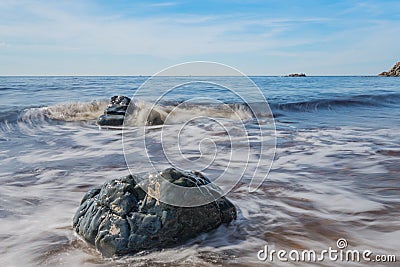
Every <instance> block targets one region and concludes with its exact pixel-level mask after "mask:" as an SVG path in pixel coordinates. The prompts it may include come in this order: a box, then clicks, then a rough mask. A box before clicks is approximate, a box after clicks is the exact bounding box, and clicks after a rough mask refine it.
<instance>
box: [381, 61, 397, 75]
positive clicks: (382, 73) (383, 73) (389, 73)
mask: <svg viewBox="0 0 400 267" xmlns="http://www.w3.org/2000/svg"><path fill="white" fill-rule="evenodd" d="M379 76H386V77H390V76H394V77H400V62H397V63H396V64H395V65H394V66H393V68H392V69H391V70H389V71H384V72H381V73H380V74H379Z"/></svg>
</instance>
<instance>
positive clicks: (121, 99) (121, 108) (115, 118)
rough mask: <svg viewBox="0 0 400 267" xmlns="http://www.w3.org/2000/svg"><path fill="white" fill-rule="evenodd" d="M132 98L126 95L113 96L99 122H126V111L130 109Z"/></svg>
mask: <svg viewBox="0 0 400 267" xmlns="http://www.w3.org/2000/svg"><path fill="white" fill-rule="evenodd" d="M130 102H131V99H130V98H129V97H126V96H113V97H111V99H110V102H109V104H108V106H107V108H106V109H105V110H104V115H101V116H100V117H99V118H98V120H97V124H98V125H100V126H121V125H123V123H124V118H125V113H126V110H127V109H128V106H129V103H130Z"/></svg>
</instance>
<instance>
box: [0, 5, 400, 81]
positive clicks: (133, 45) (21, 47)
mask: <svg viewBox="0 0 400 267" xmlns="http://www.w3.org/2000/svg"><path fill="white" fill-rule="evenodd" d="M399 10H400V1H351V0H350V1H323V0H321V1H283V0H282V1H274V0H273V1H268V0H264V1H257V0H250V1H235V0H234V1H185V0H177V1H173V0H172V1H127V0H115V1H106V0H102V1H94V0H92V1H75V0H69V1H63V0H61V1H24V0H21V1H13V0H1V1H0V75H151V74H154V73H155V72H158V71H160V70H161V69H163V68H166V67H168V66H170V65H174V64H178V63H182V62H186V61H196V60H202V61H204V60H205V61H215V62H220V63H224V64H227V65H230V66H233V67H235V68H237V69H239V70H241V71H242V72H244V73H245V74H248V75H284V74H288V73H293V72H305V73H307V74H309V75H364V74H365V75H371V74H372V75H374V74H377V73H379V72H381V71H384V70H387V69H389V68H390V67H392V65H393V64H394V63H395V62H396V61H400V50H399V43H400V12H399Z"/></svg>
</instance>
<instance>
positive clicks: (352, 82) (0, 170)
mask: <svg viewBox="0 0 400 267" xmlns="http://www.w3.org/2000/svg"><path fill="white" fill-rule="evenodd" d="M145 79H146V77H0V96H1V97H0V163H1V164H0V184H1V186H0V229H1V230H0V240H1V242H0V259H1V260H0V261H1V263H2V264H1V265H2V266H37V265H39V266H46V265H47V266H60V265H64V266H80V265H87V266H115V265H116V266H149V265H151V266H192V265H197V266H212V265H226V266H231V265H235V266H258V265H259V266H275V265H282V266H286V265H288V264H287V263H286V264H285V263H281V262H279V261H274V262H273V263H270V262H268V261H267V262H260V261H259V260H258V259H257V252H258V251H259V250H260V249H262V248H263V247H264V245H267V244H268V245H269V246H270V248H277V249H279V248H284V249H288V250H290V249H299V250H300V249H316V250H318V249H327V248H328V247H335V246H336V240H337V239H338V238H345V239H346V240H347V241H348V243H349V248H352V249H356V248H357V249H370V250H371V251H373V252H374V253H375V254H395V255H397V259H398V260H399V259H400V258H399V257H400V256H399V254H398V251H399V248H400V245H399V242H398V240H399V239H400V219H399V218H400V216H399V213H400V201H399V199H400V190H399V189H400V180H399V179H400V119H399V118H400V80H399V79H395V78H380V77H306V78H283V77H252V79H253V81H254V82H255V83H256V84H257V85H258V86H259V87H260V88H261V90H262V92H263V93H264V95H265V96H266V98H267V99H268V101H269V104H270V107H271V109H272V112H273V115H274V117H275V123H276V137H277V150H276V154H275V156H274V162H273V166H272V169H271V171H270V173H269V176H268V179H267V180H266V181H265V182H264V183H263V184H262V186H261V187H260V188H259V190H257V191H256V192H254V193H249V192H248V182H249V179H250V177H251V176H250V175H249V173H251V170H249V172H248V173H245V175H244V177H243V179H242V180H241V181H240V182H239V184H238V185H237V186H236V187H235V189H234V190H232V191H231V192H230V193H229V194H228V195H227V196H228V198H229V199H230V200H231V201H232V202H233V203H234V204H235V205H236V206H237V207H238V209H239V217H238V219H237V220H236V221H235V222H234V223H232V224H231V225H229V226H222V227H220V228H218V229H216V230H214V231H212V232H210V233H206V234H203V235H201V236H199V237H197V238H195V239H192V240H190V241H188V242H186V243H185V244H182V245H179V246H177V247H175V248H170V249H165V250H162V251H152V252H151V251H150V252H143V253H140V254H139V255H135V256H129V257H128V256H127V257H122V258H116V259H105V258H103V257H102V256H101V255H100V254H98V253H97V252H96V250H95V249H94V248H93V247H91V246H90V245H88V244H86V243H85V242H83V241H82V240H80V239H79V237H78V236H76V235H75V234H74V232H73V230H72V226H71V224H72V217H73V215H74V213H75V211H76V209H77V207H78V205H79V202H80V200H81V198H82V197H83V195H84V193H85V192H86V191H87V190H88V189H89V188H91V187H93V186H96V185H99V184H101V183H103V182H104V181H106V180H108V179H111V178H116V177H119V176H123V175H126V174H128V173H129V171H128V168H127V165H126V162H125V157H124V153H123V148H124V147H123V143H122V135H123V134H122V131H121V130H120V129H104V128H103V129H100V128H99V127H98V126H96V125H95V120H94V118H96V117H97V116H98V115H99V114H101V112H102V109H103V108H104V106H105V103H104V102H103V101H106V100H107V98H109V97H110V96H112V95H120V94H124V95H128V96H131V95H132V94H133V93H134V91H135V90H136V89H137V88H138V87H139V86H140V84H141V83H142V82H143V81H144V80H145ZM165 79H169V81H170V80H171V79H177V80H179V79H180V78H174V77H168V78H165ZM220 79H229V78H226V77H225V78H220ZM192 89H193V90H185V88H182V90H180V91H179V92H176V93H175V94H171V95H170V96H169V99H167V100H168V101H178V102H179V101H183V100H184V99H187V98H191V97H193V91H194V89H196V90H195V91H196V94H197V95H200V96H207V97H210V98H213V99H218V100H219V101H222V102H223V103H229V104H232V103H236V99H235V98H234V97H231V96H230V95H229V94H226V93H225V92H221V91H215V90H214V89H213V88H212V87H202V86H200V85H196V86H195V87H194V88H192ZM93 100H96V102H95V103H93V102H92V101H93ZM149 100H151V96H150V98H147V99H144V101H149ZM144 103H146V102H144ZM236 110H240V112H241V113H240V114H241V115H240V116H239V117H235V116H234V117H232V116H231V115H230V114H229V113H228V114H227V113H226V112H225V111H221V109H219V108H217V109H216V108H215V106H212V105H210V106H207V104H201V105H200V104H199V105H197V106H188V107H187V108H186V109H185V110H183V111H181V113H179V114H177V115H176V116H175V120H174V121H172V122H171V124H169V125H166V126H165V127H152V128H150V129H147V135H146V138H147V141H148V143H147V144H148V147H147V148H148V151H144V150H143V149H142V144H140V142H139V141H141V140H142V135H141V133H142V132H143V127H142V126H140V125H139V126H132V127H130V128H129V131H127V132H125V134H126V133H128V134H129V137H130V138H129V139H126V140H125V141H124V145H125V150H126V152H127V154H128V157H129V158H131V159H134V160H135V164H133V166H132V165H130V167H131V169H133V171H134V172H148V171H152V170H153V166H152V165H151V164H150V163H149V160H148V158H150V159H151V162H152V163H154V164H155V165H156V167H157V168H164V167H168V165H169V164H176V165H179V166H182V165H183V166H188V162H189V163H190V164H192V165H190V164H189V166H188V167H187V168H193V169H201V170H202V171H203V172H204V173H205V174H206V175H207V176H208V177H210V178H211V179H213V177H217V176H218V175H219V173H220V172H221V170H225V169H227V173H228V174H231V175H234V174H235V173H237V172H238V171H239V170H241V169H242V167H243V165H246V163H247V161H249V162H250V166H254V164H255V162H257V160H258V158H259V155H257V152H258V149H259V146H260V144H264V145H266V150H264V153H266V154H268V155H270V154H271V150H272V149H273V147H272V144H273V140H272V139H271V138H270V139H268V138H267V139H266V140H261V141H260V140H259V139H257V133H258V128H257V127H256V126H257V125H255V124H254V121H253V120H252V119H251V118H248V116H247V115H248V114H247V113H246V109H243V108H239V109H236ZM199 112H200V113H201V112H203V113H204V114H203V113H201V114H203V115H204V116H207V117H208V119H204V118H203V119H198V120H193V121H191V122H190V123H188V124H187V125H186V124H185V122H186V121H187V120H188V119H189V118H191V114H192V113H194V114H195V115H198V114H199ZM77 114H79V115H77ZM246 114H247V115H246ZM212 115H214V116H212ZM250 115H251V114H250ZM264 115H265V116H264V117H263V120H264V124H263V125H265V127H264V128H263V127H261V131H263V132H264V133H265V134H266V135H267V136H270V137H271V136H273V133H272V132H271V129H272V128H271V124H269V123H271V118H270V116H268V115H269V114H264ZM211 117H216V118H218V121H219V122H222V125H223V126H224V127H222V128H221V124H216V123H215V121H213V120H211V119H209V118H211ZM250 117H251V116H250ZM182 125H186V126H185V128H184V130H183V132H182V133H181V139H180V140H178V141H177V140H176V138H175V136H176V134H177V133H178V132H179V131H180V129H181V128H182V127H181V126H182ZM243 126H244V127H245V129H246V131H247V132H248V133H249V135H253V137H254V138H253V139H252V142H251V148H250V150H248V149H249V148H248V147H247V146H245V145H243V146H242V145H241V144H242V141H243V140H242V138H243V132H241V131H242V130H243V128H241V127H243ZM227 132H229V133H230V135H229V136H227V134H226V133H227ZM161 135H163V138H164V139H163V140H164V142H165V144H167V146H165V147H164V148H163V147H162V146H160V144H159V143H158V141H157V140H158V139H157V138H159V137H160V136H161ZM228 137H232V139H229V138H228ZM204 138H209V139H207V140H209V141H210V140H211V141H210V142H208V141H204V142H201V140H203V139H204ZM232 140H233V141H232ZM231 141H232V142H231ZM178 144H179V145H180V146H181V150H180V151H182V152H183V155H184V156H182V155H181V154H180V151H179V150H177V149H176V145H178ZM199 144H200V145H199ZM233 147H234V148H235V151H236V152H235V153H236V154H233V155H239V156H234V157H233V158H230V155H231V154H230V150H229V149H231V148H233ZM163 150H164V152H166V153H167V155H168V158H169V159H170V160H171V162H170V163H168V161H166V157H165V156H163V155H164V154H163V153H162V151H163ZM249 151H250V152H249ZM214 152H216V154H215V153H214ZM241 154H244V155H249V158H247V157H241V156H240V155H241ZM271 155H272V154H271ZM266 162H267V163H268V161H266ZM208 163H210V164H208ZM229 163H230V164H231V165H228V164H229ZM185 164H186V165H185ZM202 166H203V167H204V166H207V167H206V168H202ZM268 167H269V166H268V164H265V165H262V166H260V167H259V168H263V169H266V170H267V169H268ZM250 169H251V168H250ZM298 264H299V265H302V264H300V263H298ZM324 264H325V266H335V265H337V264H334V263H332V262H329V261H326V262H325V263H324ZM317 265H323V264H322V263H320V264H317ZM349 265H351V266H364V263H352V264H349ZM386 265H387V266H391V265H390V264H385V266H386ZM304 266H308V264H306V263H305V264H304ZM393 266H395V265H393Z"/></svg>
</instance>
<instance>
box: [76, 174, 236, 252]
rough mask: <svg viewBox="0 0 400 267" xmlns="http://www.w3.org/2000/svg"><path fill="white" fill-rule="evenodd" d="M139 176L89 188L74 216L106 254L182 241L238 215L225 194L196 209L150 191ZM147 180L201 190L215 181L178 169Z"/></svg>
mask: <svg viewBox="0 0 400 267" xmlns="http://www.w3.org/2000/svg"><path fill="white" fill-rule="evenodd" d="M137 178H138V177H135V176H131V175H129V176H126V177H122V178H119V179H114V180H111V181H108V182H106V183H105V184H104V185H103V186H101V187H98V188H94V189H92V190H90V191H89V192H87V193H86V195H85V196H84V197H83V199H82V201H81V204H80V207H79V208H78V210H77V212H76V214H75V216H74V219H73V227H74V229H75V231H76V232H77V233H78V234H80V235H81V236H82V237H83V238H84V239H85V240H86V241H87V242H89V243H91V244H94V245H95V246H96V248H97V249H98V250H99V251H100V252H101V253H102V254H103V255H104V256H106V257H111V256H114V255H124V254H133V253H136V252H138V251H141V250H149V249H160V248H165V247H169V246H173V245H177V244H179V243H181V242H183V241H185V240H187V239H189V238H192V237H195V236H196V235H199V234H200V233H203V232H208V231H210V230H212V229H215V228H217V227H218V226H220V225H221V224H223V223H225V224H228V223H229V222H231V221H232V220H233V219H235V218H236V208H235V206H234V205H233V204H232V203H231V202H230V201H229V200H228V199H226V198H225V197H221V198H219V199H217V200H215V201H213V202H211V203H209V204H205V205H202V206H197V207H177V206H171V205H168V204H165V203H163V202H160V201H158V200H157V199H155V198H154V197H151V196H150V195H147V194H146V192H145V191H143V190H142V188H141V187H140V186H139V185H138V184H137V183H136V182H135V180H136V181H139V180H138V179H137ZM146 179H149V180H151V183H152V184H154V183H155V184H157V183H158V182H159V181H161V179H162V180H168V181H169V182H170V183H173V184H175V185H180V186H184V187H197V188H201V187H199V186H201V185H204V184H208V183H210V181H209V180H208V179H207V178H206V177H204V176H203V175H202V174H200V173H198V172H194V171H192V172H179V171H177V170H176V169H173V168H170V169H166V170H164V171H163V172H161V173H158V174H152V175H149V176H148V178H146ZM158 190H163V189H162V188H161V189H160V188H158ZM199 190H200V189H199ZM155 191H157V188H156V189H155ZM161 193H168V192H161ZM158 194H160V192H158Z"/></svg>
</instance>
